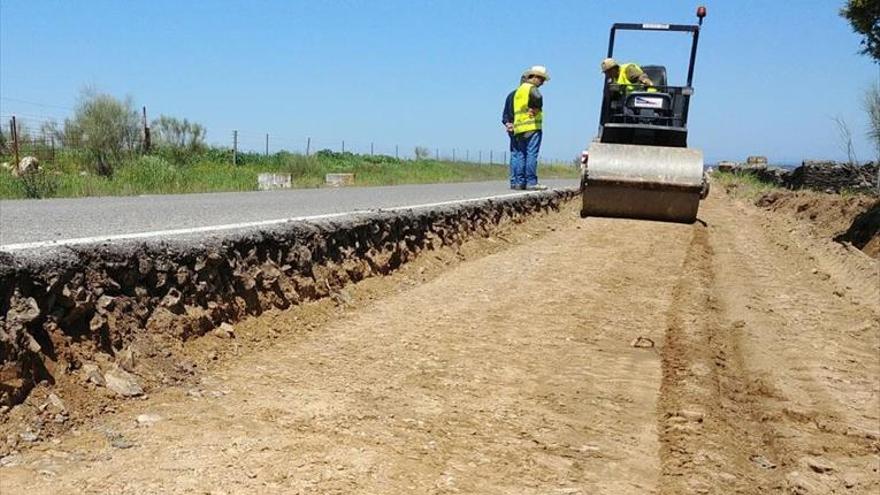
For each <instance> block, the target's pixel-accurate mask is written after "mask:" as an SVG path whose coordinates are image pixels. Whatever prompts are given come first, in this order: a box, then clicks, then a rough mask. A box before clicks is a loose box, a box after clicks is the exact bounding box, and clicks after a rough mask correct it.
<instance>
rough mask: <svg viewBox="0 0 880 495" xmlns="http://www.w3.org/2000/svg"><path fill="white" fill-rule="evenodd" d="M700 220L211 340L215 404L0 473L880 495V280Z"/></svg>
mask: <svg viewBox="0 0 880 495" xmlns="http://www.w3.org/2000/svg"><path fill="white" fill-rule="evenodd" d="M700 217H701V219H702V220H703V221H704V222H705V223H698V224H695V225H677V224H663V223H656V222H642V221H630V220H612V219H587V220H581V219H579V218H577V217H576V214H575V210H574V208H573V207H570V208H566V209H565V210H564V211H563V212H561V213H559V214H556V215H552V216H548V217H543V218H541V219H539V220H538V221H537V223H536V222H534V221H533V222H531V223H530V224H528V225H526V226H524V227H522V229H521V231H520V232H517V233H515V234H511V236H510V238H509V239H508V238H498V239H493V240H489V241H483V242H482V243H480V244H477V245H471V246H470V247H468V246H465V249H464V250H463V251H462V252H461V253H459V254H460V257H461V258H464V259H463V260H460V261H456V262H454V263H450V262H449V259H446V258H444V256H443V255H437V256H434V255H431V254H428V255H425V256H423V257H422V258H421V259H420V260H418V261H416V262H415V263H413V264H412V265H410V266H408V267H406V268H405V269H404V270H402V271H401V272H399V273H397V274H395V275H393V276H391V277H387V278H384V279H376V280H367V281H365V282H362V283H360V284H358V285H357V286H354V287H352V288H350V289H347V292H346V293H344V294H340V295H339V297H336V298H334V300H333V301H325V302H321V303H316V304H308V305H304V306H302V307H299V308H295V309H293V310H290V311H285V312H276V313H271V314H266V315H264V316H262V317H260V318H255V319H252V320H248V321H245V322H243V323H241V324H239V325H237V326H236V328H235V331H236V339H235V340H234V341H229V340H221V339H218V338H214V337H205V338H202V339H199V340H197V341H195V342H192V343H190V344H187V345H188V346H189V349H188V352H190V354H191V355H192V356H193V359H196V360H198V359H207V360H208V362H210V363H212V364H211V365H210V366H208V369H207V370H206V371H205V372H204V373H203V374H202V375H201V380H200V383H198V384H197V385H195V386H192V387H169V388H167V389H165V390H161V391H156V392H153V393H151V394H150V396H149V398H147V399H145V400H133V401H130V402H126V403H120V404H119V405H118V407H115V408H114V410H113V411H109V412H108V413H107V414H105V415H104V416H102V417H100V418H98V419H95V420H93V421H91V422H88V423H86V424H83V425H81V426H80V427H78V428H76V429H75V430H73V431H70V432H69V433H67V434H65V435H62V436H60V437H58V438H56V439H55V440H53V441H49V442H43V443H38V444H36V445H34V446H32V447H30V448H29V449H25V450H24V451H23V452H21V453H20V454H16V455H14V456H11V457H7V458H4V459H3V462H2V464H4V465H5V466H4V467H2V468H0V493H2V494H3V495H7V494H12V493H28V494H34V495H36V494H40V493H52V494H55V493H214V494H221V493H228V494H231V493H314V494H331V493H340V494H341V493H376V494H397V493H401V494H402V493H497V494H502V493H503V494H511V493H515V494H576V493H582V494H588V493H589V494H593V493H608V494H636V493H638V494H642V493H664V494H679V493H719V494H720V493H761V494H766V493H859V494H861V493H865V494H867V493H877V492H878V490H880V323H878V321H880V320H878V316H880V287H878V283H880V282H878V280H880V279H878V276H880V274H878V271H877V267H878V265H877V261H876V260H871V259H870V258H868V257H867V256H865V255H864V254H863V253H862V252H860V251H858V250H856V249H850V250H848V249H845V248H842V247H839V246H834V245H832V244H833V243H831V242H830V241H825V240H821V239H811V238H806V237H801V236H799V235H798V232H796V231H795V229H792V228H791V227H790V226H789V225H787V224H785V223H784V222H777V221H775V220H774V218H773V217H772V216H770V214H769V213H767V212H762V211H759V210H758V209H756V208H754V207H750V206H747V205H743V204H738V203H736V202H734V201H732V200H730V199H728V198H727V197H726V196H724V195H723V194H715V195H714V196H713V197H711V198H710V199H709V200H708V201H707V202H705V203H704V206H703V208H702V210H701V215H700ZM206 356H207V357H206Z"/></svg>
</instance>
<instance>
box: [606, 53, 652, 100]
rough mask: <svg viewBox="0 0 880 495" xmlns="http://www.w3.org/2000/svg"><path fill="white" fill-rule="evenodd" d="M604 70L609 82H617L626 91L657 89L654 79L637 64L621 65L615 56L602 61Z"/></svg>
mask: <svg viewBox="0 0 880 495" xmlns="http://www.w3.org/2000/svg"><path fill="white" fill-rule="evenodd" d="M602 72H604V73H605V80H606V82H607V83H608V84H617V85H618V86H620V88H621V90H622V91H623V92H624V93H630V92H633V91H650V92H654V91H657V89H656V88H655V87H654V81H651V78H650V77H648V75H647V74H645V71H643V70H642V68H641V67H639V66H638V65H637V64H633V63H627V64H623V65H620V64H618V63H617V61H616V60H614V59H613V58H606V59H605V60H603V61H602Z"/></svg>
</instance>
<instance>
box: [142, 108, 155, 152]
mask: <svg viewBox="0 0 880 495" xmlns="http://www.w3.org/2000/svg"><path fill="white" fill-rule="evenodd" d="M143 108H144V153H149V152H150V147H152V144H153V143H152V139H151V138H150V126H148V125H147V107H146V105H144V107H143Z"/></svg>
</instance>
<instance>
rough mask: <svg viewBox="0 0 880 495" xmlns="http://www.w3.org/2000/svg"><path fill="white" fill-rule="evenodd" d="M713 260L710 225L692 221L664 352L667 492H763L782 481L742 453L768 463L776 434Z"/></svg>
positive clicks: (662, 406) (662, 404)
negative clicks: (764, 415)
mask: <svg viewBox="0 0 880 495" xmlns="http://www.w3.org/2000/svg"><path fill="white" fill-rule="evenodd" d="M713 257H714V252H713V250H712V247H711V246H710V244H709V230H708V228H707V227H705V226H703V225H699V224H697V225H694V228H693V235H692V238H691V242H690V245H689V246H688V252H687V255H686V258H685V261H684V264H683V266H682V269H681V278H680V279H679V281H678V283H677V284H676V286H675V288H674V289H673V296H672V298H673V300H672V304H671V305H670V311H669V314H668V317H667V318H668V323H667V330H666V336H665V340H664V344H663V351H662V358H663V382H662V384H661V388H660V402H659V410H658V412H659V422H660V427H659V428H660V431H661V433H660V441H661V451H660V457H661V464H662V469H663V471H662V476H663V478H662V482H661V489H660V493H663V494H684V493H710V492H712V493H740V492H742V491H743V490H747V491H750V492H752V491H753V492H761V491H764V490H766V489H767V488H769V487H770V486H773V485H775V484H776V483H777V482H776V480H775V471H774V470H773V469H772V468H770V467H769V464H766V463H765V466H767V467H766V468H761V467H759V466H756V465H755V464H754V463H750V462H749V461H750V459H748V458H747V457H746V456H744V455H743V453H744V452H755V453H756V454H754V456H755V457H754V459H758V460H759V461H761V460H764V459H765V457H764V456H763V455H761V454H759V453H760V452H765V451H767V450H770V451H771V452H772V451H773V450H774V446H773V441H772V438H773V435H772V434H771V433H770V432H768V431H766V428H765V427H764V425H763V423H762V422H761V410H760V405H759V404H757V403H756V402H757V401H756V399H755V398H754V397H753V396H752V394H754V393H756V392H759V391H758V390H756V389H755V384H750V383H748V378H747V376H746V372H745V370H744V367H743V360H742V356H741V351H740V346H739V338H740V335H739V329H740V326H739V325H738V324H737V323H733V324H731V322H729V321H726V319H725V315H724V310H723V307H722V305H723V302H722V301H720V300H719V299H718V296H717V294H716V290H717V289H716V287H715V285H716V280H715V273H714V269H713V261H714V260H713ZM772 457H775V456H772ZM767 462H769V461H767Z"/></svg>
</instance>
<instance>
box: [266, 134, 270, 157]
mask: <svg viewBox="0 0 880 495" xmlns="http://www.w3.org/2000/svg"><path fill="white" fill-rule="evenodd" d="M266 156H269V133H268V132H267V133H266Z"/></svg>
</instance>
